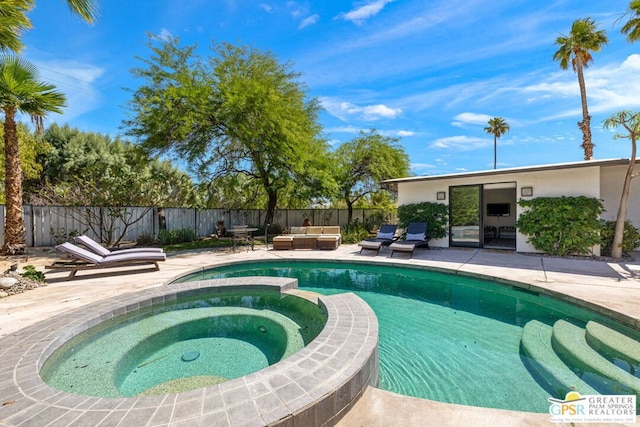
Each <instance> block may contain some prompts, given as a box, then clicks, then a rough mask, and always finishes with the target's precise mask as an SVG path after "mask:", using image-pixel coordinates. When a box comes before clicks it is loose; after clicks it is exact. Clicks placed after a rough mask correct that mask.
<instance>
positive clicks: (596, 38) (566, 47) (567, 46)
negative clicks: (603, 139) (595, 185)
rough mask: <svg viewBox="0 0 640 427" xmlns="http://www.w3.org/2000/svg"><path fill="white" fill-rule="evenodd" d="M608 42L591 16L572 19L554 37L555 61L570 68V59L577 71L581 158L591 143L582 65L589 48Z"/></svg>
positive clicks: (585, 64)
mask: <svg viewBox="0 0 640 427" xmlns="http://www.w3.org/2000/svg"><path fill="white" fill-rule="evenodd" d="M608 42H609V39H608V38H607V35H606V33H605V31H604V30H596V23H595V21H594V20H592V19H591V18H584V19H577V20H575V21H573V25H572V26H571V32H570V33H569V36H564V35H561V36H560V37H558V38H557V39H556V45H558V46H559V48H558V51H557V52H556V53H554V54H553V60H554V61H560V68H562V69H563V70H566V69H567V68H569V62H571V66H572V68H573V71H574V72H576V73H577V74H578V84H579V85H580V99H581V100H582V121H581V122H578V127H579V128H580V130H581V131H582V145H581V147H582V149H583V150H584V159H585V160H591V159H592V158H593V143H592V142H591V116H590V115H589V110H588V108H587V90H586V87H585V84H584V73H583V69H584V68H587V67H588V66H589V63H590V62H592V61H593V57H592V56H591V52H599V51H600V50H601V49H602V46H604V45H606V44H607V43H608Z"/></svg>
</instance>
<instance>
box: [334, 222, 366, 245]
mask: <svg viewBox="0 0 640 427" xmlns="http://www.w3.org/2000/svg"><path fill="white" fill-rule="evenodd" d="M340 232H341V234H342V243H347V244H349V243H358V242H359V241H361V240H363V239H366V238H368V237H369V230H367V227H366V226H365V225H364V224H363V223H362V222H360V220H358V219H356V220H354V221H351V222H350V223H349V224H347V225H345V226H343V227H342V228H341V229H340Z"/></svg>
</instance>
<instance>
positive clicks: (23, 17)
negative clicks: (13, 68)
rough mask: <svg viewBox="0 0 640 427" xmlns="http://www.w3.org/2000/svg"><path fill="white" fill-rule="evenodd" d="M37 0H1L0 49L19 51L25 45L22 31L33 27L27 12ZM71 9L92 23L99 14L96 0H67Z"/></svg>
mask: <svg viewBox="0 0 640 427" xmlns="http://www.w3.org/2000/svg"><path fill="white" fill-rule="evenodd" d="M35 4H36V2H35V0H11V1H4V0H3V1H0V51H4V52H6V51H12V52H15V53H18V52H20V51H21V50H22V48H23V47H24V45H23V44H22V41H21V40H20V37H21V36H22V32H23V31H24V30H28V29H29V28H31V27H32V25H31V20H30V19H29V18H28V17H27V14H28V13H29V12H30V11H31V9H33V7H34V6H35ZM67 5H68V6H69V9H71V11H72V12H73V13H75V14H77V15H79V16H80V17H82V19H84V20H85V21H87V22H89V23H92V22H94V21H95V19H96V18H97V16H98V3H97V1H96V0H67Z"/></svg>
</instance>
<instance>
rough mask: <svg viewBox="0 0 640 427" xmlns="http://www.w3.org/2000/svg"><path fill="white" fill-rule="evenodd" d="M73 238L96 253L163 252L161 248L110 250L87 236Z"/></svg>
mask: <svg viewBox="0 0 640 427" xmlns="http://www.w3.org/2000/svg"><path fill="white" fill-rule="evenodd" d="M73 240H74V241H75V242H76V243H78V244H80V245H82V246H84V247H85V248H87V249H89V250H90V251H91V252H95V253H97V254H98V255H102V256H107V255H111V254H115V253H118V254H126V253H136V252H163V250H162V248H129V249H119V250H116V251H110V250H109V249H107V248H105V247H104V246H102V245H101V244H100V243H98V242H96V241H95V240H93V239H92V238H91V237H89V236H85V235H82V236H77V237H74V238H73Z"/></svg>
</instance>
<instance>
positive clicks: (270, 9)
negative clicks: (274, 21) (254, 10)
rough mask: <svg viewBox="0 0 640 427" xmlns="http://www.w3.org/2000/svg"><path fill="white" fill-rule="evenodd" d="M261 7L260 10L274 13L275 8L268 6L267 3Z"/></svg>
mask: <svg viewBox="0 0 640 427" xmlns="http://www.w3.org/2000/svg"><path fill="white" fill-rule="evenodd" d="M259 7H260V9H262V10H264V11H265V12H267V13H271V12H272V11H273V8H272V7H271V6H270V5H268V4H266V3H260V6H259Z"/></svg>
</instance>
